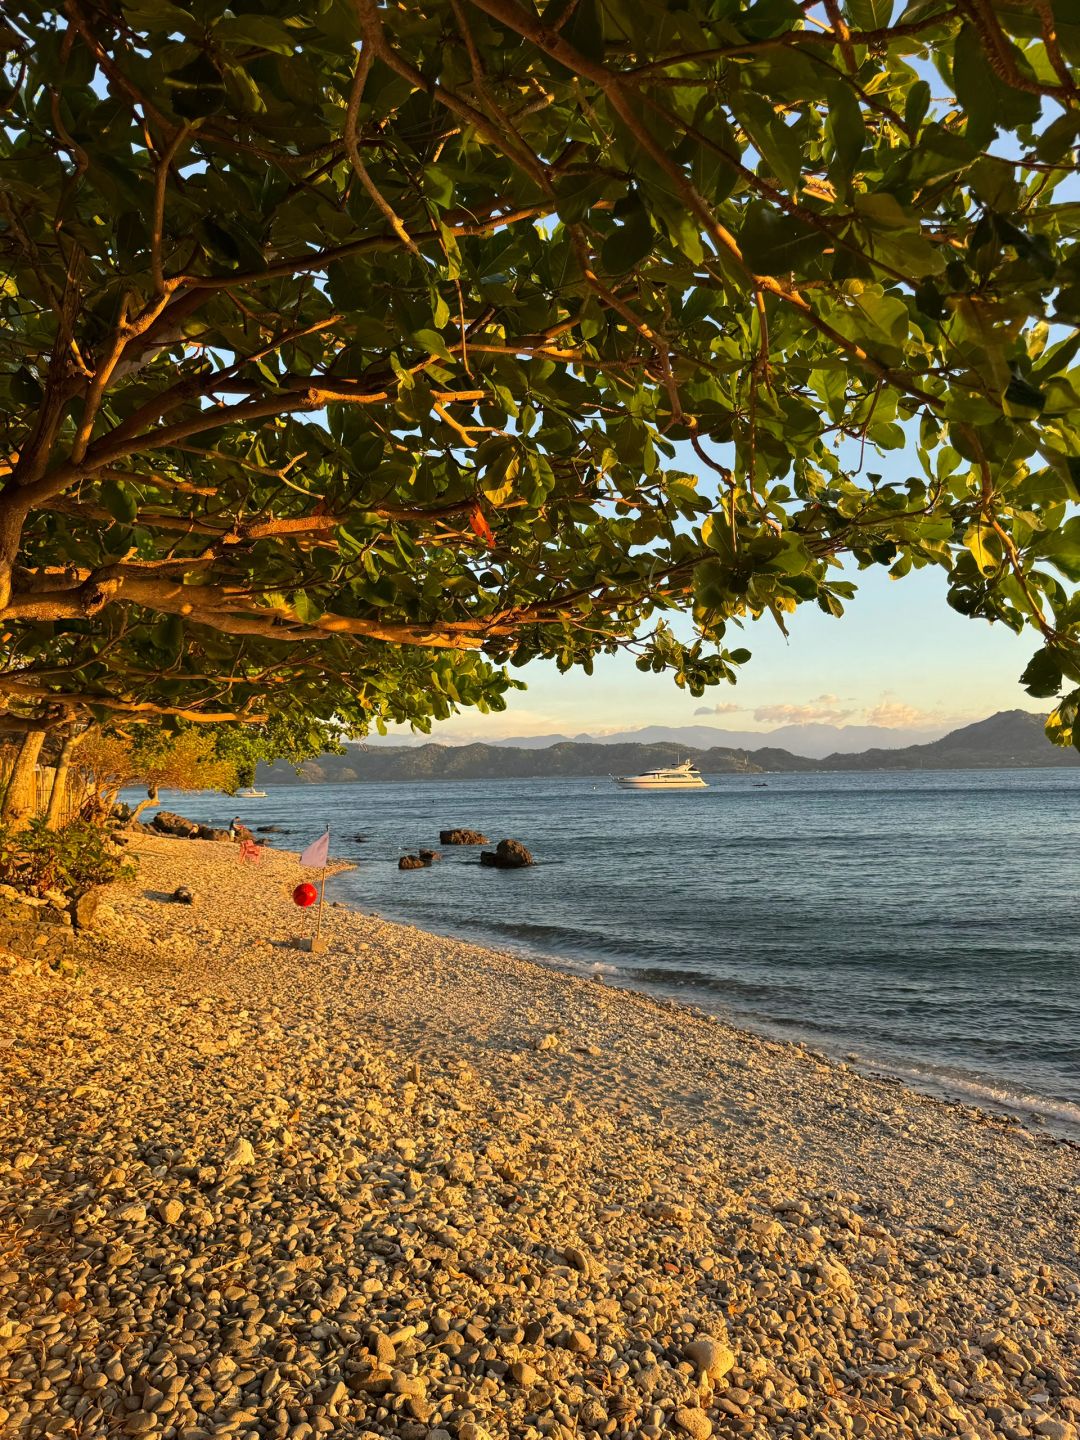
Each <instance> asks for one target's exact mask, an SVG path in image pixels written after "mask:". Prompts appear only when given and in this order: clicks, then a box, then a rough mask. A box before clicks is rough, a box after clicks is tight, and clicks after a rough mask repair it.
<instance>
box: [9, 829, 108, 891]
mask: <svg viewBox="0 0 1080 1440" xmlns="http://www.w3.org/2000/svg"><path fill="white" fill-rule="evenodd" d="M134 873H135V870H134V866H133V865H132V864H131V863H130V862H126V861H124V860H123V858H122V857H120V856H118V855H116V854H115V853H114V852H113V849H112V848H111V847H110V844H109V841H108V839H107V838H106V837H105V835H104V834H103V833H102V831H101V830H100V829H99V828H98V827H97V826H96V825H89V824H85V823H83V822H81V821H76V822H75V823H73V824H71V825H67V826H65V827H64V829H63V830H50V829H49V828H48V827H47V825H46V823H45V821H44V820H43V819H38V820H33V821H31V823H30V825H29V827H28V828H27V829H25V830H19V831H18V832H17V833H16V832H13V831H11V830H9V829H7V828H6V827H0V882H2V883H3V884H5V885H12V886H14V887H15V889H16V890H21V891H22V892H23V893H24V894H27V895H44V894H45V893H46V892H47V891H49V890H59V891H61V892H62V893H63V894H65V895H67V896H68V897H69V898H71V899H75V898H77V897H78V896H80V895H84V894H85V893H86V891H87V890H91V889H93V887H94V886H95V885H106V884H108V883H109V882H110V881H112V880H117V879H128V878H130V877H131V876H133V875H134Z"/></svg>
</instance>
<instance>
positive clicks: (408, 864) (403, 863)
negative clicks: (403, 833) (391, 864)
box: [397, 855, 424, 870]
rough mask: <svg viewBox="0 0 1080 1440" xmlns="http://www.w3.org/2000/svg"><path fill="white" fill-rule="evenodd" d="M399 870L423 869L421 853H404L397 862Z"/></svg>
mask: <svg viewBox="0 0 1080 1440" xmlns="http://www.w3.org/2000/svg"><path fill="white" fill-rule="evenodd" d="M397 868H398V869H399V870H423V868H424V862H423V860H421V859H420V856H419V855H402V857H401V859H400V860H399V861H398V862H397Z"/></svg>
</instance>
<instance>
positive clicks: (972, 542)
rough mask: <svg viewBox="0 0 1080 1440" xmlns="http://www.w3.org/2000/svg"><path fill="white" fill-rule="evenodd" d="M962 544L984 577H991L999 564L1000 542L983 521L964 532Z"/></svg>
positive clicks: (977, 522) (978, 521)
mask: <svg viewBox="0 0 1080 1440" xmlns="http://www.w3.org/2000/svg"><path fill="white" fill-rule="evenodd" d="M964 544H965V545H966V546H967V548H968V549H969V550H970V551H971V554H972V556H973V557H974V560H975V564H976V565H977V566H978V567H979V570H980V571H981V572H982V574H984V575H992V574H993V572H994V571H995V570H996V569H997V568H998V566H999V565H1000V564H1001V541H1000V540H999V539H998V537H997V536H996V535H995V534H994V532H993V530H992V529H991V528H990V526H989V525H987V524H986V523H985V521H982V520H977V521H976V522H975V524H974V525H970V526H969V527H968V528H967V530H965V531H964Z"/></svg>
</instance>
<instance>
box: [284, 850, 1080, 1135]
mask: <svg viewBox="0 0 1080 1440" xmlns="http://www.w3.org/2000/svg"><path fill="white" fill-rule="evenodd" d="M279 853H282V854H284V853H285V852H284V851H281V852H279ZM353 868H356V867H355V866H353V865H350V864H347V863H344V862H342V864H341V866H340V869H341V870H348V869H353ZM340 903H341V904H343V905H345V906H346V908H349V909H353V910H355V911H356V913H358V914H369V915H371V916H372V917H374V918H377V919H379V920H384V921H386V922H387V923H388V924H391V925H405V926H408V925H409V921H408V920H406V919H405V918H404V917H403V916H402V915H400V914H394V913H389V914H388V913H386V911H385V910H377V911H363V910H361V909H360V908H359V907H358V906H351V905H349V902H348V901H343V902H340ZM424 933H425V934H428V935H432V936H434V937H435V938H437V939H441V940H448V941H452V942H455V943H457V944H461V945H472V946H475V947H477V948H479V949H481V950H484V951H485V952H486V953H488V954H492V955H505V956H510V957H513V958H514V959H516V960H521V961H522V962H524V963H525V964H527V965H538V966H540V967H541V968H542V969H544V970H553V971H555V972H556V973H558V974H562V975H566V976H567V977H568V978H570V979H575V980H583V979H587V980H590V981H594V982H600V983H602V984H603V985H604V986H605V988H606V989H607V990H608V991H609V992H611V993H612V994H624V995H643V996H645V997H646V998H649V999H652V1000H655V1001H656V1002H657V1003H658V1004H661V1005H665V1006H674V1007H675V1008H676V1009H677V1010H679V1011H681V1012H683V1013H685V1014H686V1015H688V1016H695V1017H697V1018H698V1019H701V1020H705V1021H707V1022H712V1021H715V1022H718V1023H719V1024H721V1025H723V1026H725V1027H727V1028H728V1029H730V1030H733V1031H735V1032H736V1034H747V1035H753V1036H756V1037H757V1038H759V1039H761V1040H767V1041H772V1042H773V1043H775V1044H777V1045H791V1046H793V1047H794V1048H795V1049H796V1050H798V1051H800V1052H802V1053H804V1054H808V1055H811V1056H813V1057H815V1058H817V1059H820V1060H822V1061H824V1062H825V1063H827V1064H831V1065H836V1066H839V1067H840V1068H841V1069H852V1070H854V1071H855V1072H856V1073H857V1074H859V1075H862V1076H864V1077H865V1078H866V1079H868V1080H875V1081H879V1082H881V1083H882V1084H887V1085H897V1084H899V1085H903V1086H905V1087H906V1088H908V1089H910V1090H913V1091H915V1092H916V1093H918V1094H920V1095H923V1096H924V1097H926V1098H928V1099H930V1100H934V1101H937V1102H939V1103H941V1104H946V1105H958V1106H960V1107H961V1108H966V1109H972V1110H975V1111H977V1112H979V1113H985V1114H986V1115H989V1116H993V1117H995V1118H997V1119H998V1120H1001V1121H1003V1122H1005V1123H1006V1124H1014V1125H1025V1126H1028V1127H1033V1128H1035V1129H1036V1132H1037V1133H1042V1134H1045V1135H1047V1136H1053V1137H1054V1138H1055V1139H1056V1140H1059V1141H1061V1142H1062V1143H1064V1144H1067V1145H1073V1146H1076V1147H1080V1105H1074V1104H1072V1103H1071V1102H1069V1101H1067V1100H1062V1099H1060V1098H1058V1097H1056V1096H1044V1095H1035V1094H1020V1093H1014V1092H1011V1091H1008V1090H1007V1089H1006V1088H1005V1086H1004V1084H1001V1085H999V1086H997V1087H995V1084H994V1082H993V1077H989V1076H986V1077H976V1076H966V1077H960V1076H954V1075H950V1074H949V1073H948V1072H946V1071H945V1070H934V1069H933V1068H932V1067H930V1066H925V1067H922V1068H920V1067H918V1066H917V1065H915V1064H914V1063H913V1062H909V1063H907V1064H905V1063H904V1062H903V1061H901V1060H900V1059H893V1058H892V1057H886V1056H882V1055H867V1054H860V1053H858V1052H854V1051H852V1050H851V1049H850V1047H849V1046H845V1045H843V1044H841V1043H840V1042H838V1041H833V1042H827V1041H825V1040H823V1039H820V1038H819V1037H816V1036H813V1035H810V1034H808V1033H803V1034H795V1033H790V1032H789V1031H788V1030H785V1029H783V1028H782V1027H780V1026H778V1025H770V1023H769V1021H768V1020H766V1019H764V1018H757V1017H752V1016H750V1015H745V1014H740V1015H735V1014H731V1013H728V1012H727V1011H726V1010H725V1009H724V1007H723V1005H722V1004H717V1006H716V1007H715V1009H710V1008H709V1007H708V1006H707V1005H703V1004H701V1003H699V1002H695V1001H693V1000H687V999H683V998H682V997H681V996H679V995H677V994H664V993H663V990H662V987H660V986H657V985H648V986H646V985H633V984H631V983H629V982H625V981H621V980H620V976H621V974H622V972H621V970H620V968H619V965H618V964H617V963H616V962H612V963H610V964H609V963H607V962H602V961H587V960H578V959H575V958H574V957H573V956H569V955H560V954H559V953H557V952H555V951H550V952H549V951H541V950H536V949H533V948H531V947H529V946H525V945H505V944H501V945H495V944H494V943H489V942H487V941H485V940H484V939H483V938H480V939H474V938H472V937H470V935H469V934H468V933H467V932H466V931H464V930H453V929H445V928H443V927H442V926H438V927H431V926H428V927H425V930H424Z"/></svg>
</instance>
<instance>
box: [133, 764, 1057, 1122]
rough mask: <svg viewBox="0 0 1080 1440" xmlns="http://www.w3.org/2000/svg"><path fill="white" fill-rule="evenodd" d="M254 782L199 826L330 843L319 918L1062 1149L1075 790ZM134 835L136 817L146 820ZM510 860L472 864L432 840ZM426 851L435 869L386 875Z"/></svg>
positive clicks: (194, 808) (206, 805) (930, 777)
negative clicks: (859, 1078) (680, 1020)
mask: <svg viewBox="0 0 1080 1440" xmlns="http://www.w3.org/2000/svg"><path fill="white" fill-rule="evenodd" d="M705 778H706V779H707V781H708V785H709V788H708V789H707V790H697V791H678V792H667V793H648V792H635V791H624V790H619V789H618V788H617V787H616V786H615V785H614V784H613V783H612V782H611V780H610V779H609V778H608V777H607V776H597V777H594V778H578V777H574V778H563V777H559V778H554V779H529V780H521V779H513V780H486V781H465V780H454V781H444V782H440V781H428V782H421V783H409V784H402V783H394V784H352V785H298V786H281V785H279V786H271V787H268V793H267V795H266V798H265V799H258V800H241V799H237V798H229V797H228V796H222V795H184V796H177V795H172V796H168V797H163V804H164V805H166V806H167V807H168V808H170V809H177V810H180V811H181V812H182V813H183V814H185V815H188V816H190V817H191V818H193V819H195V820H199V821H204V822H207V823H215V824H223V825H224V824H227V823H228V821H229V820H230V819H231V818H232V816H233V815H234V814H239V815H240V816H241V817H242V818H243V820H244V821H245V823H247V824H249V825H250V826H251V827H252V828H257V827H259V826H264V825H279V826H282V827H283V829H284V833H281V834H277V835H274V836H273V837H272V839H273V841H274V843H276V844H277V845H279V846H281V847H284V848H289V849H294V848H295V849H299V848H302V847H303V846H304V845H306V844H307V843H308V842H310V841H311V840H313V839H315V838H316V837H317V836H318V835H319V834H320V833H321V832H322V831H323V830H324V829H325V828H326V827H327V826H329V827H330V831H331V854H332V855H334V856H336V857H341V858H343V859H347V860H349V861H352V862H353V863H354V865H355V867H356V868H355V869H353V870H350V871H347V872H345V873H342V874H338V875H334V876H332V877H331V878H330V880H329V882H328V891H327V899H328V900H339V901H342V902H344V903H346V904H348V905H350V906H352V907H354V908H356V909H359V910H362V911H368V912H375V913H377V914H379V915H381V916H383V917H385V918H387V919H392V920H400V921H406V922H408V923H409V924H412V925H417V926H419V927H421V928H422V929H425V930H429V931H434V932H436V933H438V934H441V935H449V936H455V937H459V938H463V939H467V940H472V941H476V942H479V943H482V944H484V945H487V946H491V947H493V948H496V949H501V950H510V951H514V952H516V953H518V954H522V955H526V956H529V957H531V958H534V959H536V960H539V961H541V962H543V963H545V964H550V965H555V966H558V967H561V968H564V969H568V970H572V971H574V972H576V973H579V974H584V975H590V976H595V977H596V978H597V979H598V980H600V981H602V982H603V983H607V984H613V985H619V986H625V987H630V988H633V989H638V990H644V991H647V992H649V993H650V994H653V995H658V996H663V997H666V998H669V999H676V1000H679V1001H683V1002H687V1003H689V1004H692V1005H694V1006H696V1007H699V1008H701V1009H704V1010H707V1011H711V1012H713V1013H715V1014H717V1015H719V1016H721V1017H723V1018H724V1019H726V1020H729V1021H731V1022H733V1023H735V1024H737V1025H740V1026H743V1027H745V1028H748V1029H752V1030H755V1031H758V1032H761V1033H764V1034H767V1035H769V1036H771V1037H773V1038H780V1039H788V1040H797V1041H800V1042H802V1043H804V1044H806V1045H809V1046H811V1047H813V1048H815V1049H818V1050H821V1051H823V1052H825V1053H826V1054H828V1055H830V1056H833V1057H835V1058H839V1059H844V1060H846V1061H848V1062H849V1063H852V1064H855V1065H856V1066H857V1067H861V1068H864V1069H868V1070H873V1071H875V1072H877V1073H885V1074H889V1075H892V1076H894V1077H898V1078H900V1079H902V1080H904V1081H906V1082H908V1083H910V1084H913V1085H915V1086H921V1087H923V1088H925V1089H928V1090H931V1091H934V1092H936V1093H941V1094H945V1095H949V1096H951V1097H954V1098H959V1099H962V1100H966V1101H967V1102H969V1103H972V1104H978V1105H983V1106H988V1107H990V1108H994V1109H1005V1110H1011V1111H1016V1112H1018V1113H1021V1114H1023V1115H1025V1116H1026V1117H1027V1118H1028V1119H1031V1118H1034V1119H1035V1121H1036V1123H1042V1124H1045V1125H1047V1126H1049V1127H1051V1128H1052V1129H1053V1130H1055V1131H1062V1132H1064V1133H1069V1134H1071V1135H1073V1136H1080V770H1072V769H1070V770H1066V769H1060V770H1059V769H1048V770H985V771H933V772H911V771H907V772H893V773H884V772H882V773H847V774H840V775H834V774H825V773H821V774H817V773H814V774H800V775H787V774H764V775H751V774H737V775H707V776H706V777H705ZM147 818H149V817H147ZM454 826H462V827H468V828H471V829H477V830H481V831H483V832H484V834H486V835H487V836H488V837H489V838H490V839H491V840H492V841H493V842H494V841H498V840H500V839H502V838H503V837H512V838H514V839H517V840H520V841H522V842H523V843H524V844H525V845H526V846H527V847H528V848H529V850H530V851H531V852H532V854H533V856H534V857H535V860H536V862H537V863H536V865H535V867H534V868H531V869H527V870H517V871H499V870H492V869H487V868H485V867H482V866H481V865H480V864H479V863H478V856H477V853H476V851H475V850H472V849H455V848H450V847H441V846H440V845H439V831H440V830H442V829H448V828H450V827H454ZM421 847H424V848H434V849H436V850H441V853H442V856H443V858H442V860H441V861H439V862H438V863H436V864H434V865H432V866H431V867H430V868H429V869H424V870H416V871H400V870H399V869H398V867H397V862H398V858H399V856H400V855H402V854H404V853H410V852H411V853H415V852H416V851H417V850H418V849H419V848H421Z"/></svg>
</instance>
